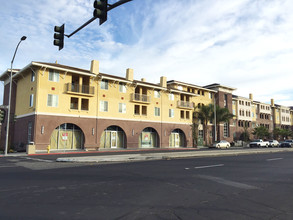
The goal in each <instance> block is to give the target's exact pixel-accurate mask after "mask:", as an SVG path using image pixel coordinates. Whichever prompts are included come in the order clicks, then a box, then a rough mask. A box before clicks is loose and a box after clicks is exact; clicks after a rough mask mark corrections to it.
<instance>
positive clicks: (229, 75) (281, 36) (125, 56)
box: [0, 0, 293, 106]
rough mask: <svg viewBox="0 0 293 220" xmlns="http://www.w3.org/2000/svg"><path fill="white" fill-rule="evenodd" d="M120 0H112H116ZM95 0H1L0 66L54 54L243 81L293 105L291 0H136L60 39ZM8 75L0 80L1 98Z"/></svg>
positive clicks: (103, 68)
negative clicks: (56, 40)
mask: <svg viewBox="0 0 293 220" xmlns="http://www.w3.org/2000/svg"><path fill="white" fill-rule="evenodd" d="M117 1H118V0H109V1H108V2H109V4H113V3H115V2H117ZM93 2H94V0H58V1H52V0H12V1H7V0H0V5H1V7H0V74H2V73H3V72H4V71H6V70H7V69H8V68H10V64H11V60H12V57H13V53H14V50H15V48H16V45H17V43H18V42H19V40H20V38H21V37H22V36H23V35H25V36H27V39H26V40H25V41H23V42H22V43H21V45H20V46H19V48H18V52H17V55H16V57H15V60H14V63H13V68H19V69H21V68H23V67H25V66H26V65H27V64H29V63H30V62H32V61H40V62H55V61H56V60H57V61H58V63H59V64H64V65H69V66H73V67H78V68H83V69H89V68H90V62H91V60H99V61H100V72H103V73H106V74H111V75H116V76H121V77H125V72H126V69H127V68H132V69H134V78H135V79H137V80H140V79H141V78H146V80H147V81H148V82H151V83H159V81H160V77H161V76H166V77H167V80H177V81H182V82H187V83H191V84H195V85H198V86H205V85H209V84H212V83H219V84H221V85H225V86H229V87H233V88H236V89H237V90H235V91H234V92H233V94H235V95H238V96H242V97H247V98H248V97H249V93H252V94H253V97H254V100H255V101H260V102H264V103H270V101H271V99H274V100H275V103H276V104H279V105H284V106H293V74H292V73H293V13H292V11H293V1H292V0H237V1H235V0H204V1H203V0H184V1H178V0H133V1H131V2H128V3H126V4H124V5H121V6H119V7H117V8H114V9H113V10H111V11H109V12H108V20H107V21H106V22H105V23H104V24H103V25H101V26H99V21H98V19H96V20H95V21H93V22H92V23H90V24H89V25H88V26H86V27H85V28H84V29H82V30H80V31H79V32H78V33H76V34H75V35H73V36H72V37H70V38H67V37H65V41H64V48H63V49H62V50H60V51H59V50H58V47H56V46H54V45H53V35H54V26H55V25H57V26H60V25H62V24H65V34H70V33H72V32H73V31H74V30H76V29H77V28H78V27H80V26H81V25H82V24H84V23H85V22H86V21H88V20H89V19H90V18H92V16H93V9H94V8H93ZM2 100H3V82H1V83H0V104H1V103H2Z"/></svg>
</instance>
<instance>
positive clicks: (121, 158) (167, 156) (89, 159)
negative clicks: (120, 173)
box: [56, 148, 293, 163]
mask: <svg viewBox="0 0 293 220" xmlns="http://www.w3.org/2000/svg"><path fill="white" fill-rule="evenodd" d="M292 151H293V148H285V149H281V148H270V149H244V150H215V151H196V152H190V151H189V152H163V153H149V154H124V155H107V156H86V157H61V158H57V159H56V161H57V162H78V163H107V162H135V161H150V160H171V159H183V158H199V157H219V156H237V155H248V154H266V153H277V152H292Z"/></svg>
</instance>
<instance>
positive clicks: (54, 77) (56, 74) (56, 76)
mask: <svg viewBox="0 0 293 220" xmlns="http://www.w3.org/2000/svg"><path fill="white" fill-rule="evenodd" d="M49 81H52V82H59V72H57V71H55V70H49Z"/></svg>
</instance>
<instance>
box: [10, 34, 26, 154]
mask: <svg viewBox="0 0 293 220" xmlns="http://www.w3.org/2000/svg"><path fill="white" fill-rule="evenodd" d="M25 39H26V36H23V37H22V38H21V39H20V41H19V42H18V44H17V46H16V49H15V51H14V55H13V58H12V60H11V68H10V84H9V97H8V113H7V124H6V139H5V156H7V150H8V137H9V124H10V108H11V106H10V105H11V90H12V65H13V61H14V58H15V55H16V52H17V49H18V47H19V44H20V43H21V41H24V40H25Z"/></svg>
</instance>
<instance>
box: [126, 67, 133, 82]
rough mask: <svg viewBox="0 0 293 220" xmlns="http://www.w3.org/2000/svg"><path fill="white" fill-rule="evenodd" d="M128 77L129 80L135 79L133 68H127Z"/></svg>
mask: <svg viewBox="0 0 293 220" xmlns="http://www.w3.org/2000/svg"><path fill="white" fill-rule="evenodd" d="M126 79H127V80H129V81H133V69H130V68H128V69H127V70H126Z"/></svg>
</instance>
